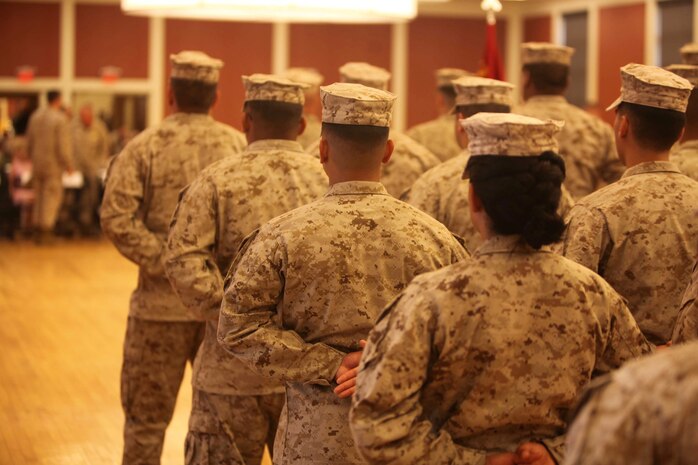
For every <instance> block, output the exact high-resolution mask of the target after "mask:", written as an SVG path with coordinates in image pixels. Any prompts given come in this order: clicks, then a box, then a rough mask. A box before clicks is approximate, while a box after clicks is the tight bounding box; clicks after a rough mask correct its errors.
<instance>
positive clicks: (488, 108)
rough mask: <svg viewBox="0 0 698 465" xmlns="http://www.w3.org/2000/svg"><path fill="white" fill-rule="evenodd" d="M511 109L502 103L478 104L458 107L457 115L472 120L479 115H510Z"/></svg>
mask: <svg viewBox="0 0 698 465" xmlns="http://www.w3.org/2000/svg"><path fill="white" fill-rule="evenodd" d="M510 111H511V107H510V106H509V105H504V104H501V103H477V104H473V105H458V106H457V107H456V113H458V114H459V115H461V117H463V118H470V117H471V116H473V115H477V114H478V113H509V112H510Z"/></svg>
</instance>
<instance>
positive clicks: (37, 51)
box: [0, 0, 60, 77]
mask: <svg viewBox="0 0 698 465" xmlns="http://www.w3.org/2000/svg"><path fill="white" fill-rule="evenodd" d="M59 50H60V5H59V4H58V3H20V2H8V1H4V0H3V1H0V76H16V75H17V67H19V66H25V65H27V66H33V67H34V68H36V69H35V72H36V76H37V77H55V76H58V74H59V64H58V63H59V58H58V53H59Z"/></svg>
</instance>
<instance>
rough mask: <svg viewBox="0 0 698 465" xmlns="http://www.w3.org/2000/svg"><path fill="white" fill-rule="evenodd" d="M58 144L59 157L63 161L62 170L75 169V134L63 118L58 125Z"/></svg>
mask: <svg viewBox="0 0 698 465" xmlns="http://www.w3.org/2000/svg"><path fill="white" fill-rule="evenodd" d="M56 130H57V131H58V134H57V137H56V143H57V144H58V156H59V158H60V160H61V165H62V168H63V169H65V170H69V169H70V170H72V169H74V168H75V161H74V159H73V158H74V157H73V133H72V131H71V129H70V123H69V122H68V119H67V118H62V120H61V123H60V124H59V125H58V127H57V129H56Z"/></svg>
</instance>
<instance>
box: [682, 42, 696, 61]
mask: <svg viewBox="0 0 698 465" xmlns="http://www.w3.org/2000/svg"><path fill="white" fill-rule="evenodd" d="M679 51H680V53H681V60H683V62H684V64H687V65H698V44H696V43H693V44H686V45H684V46H683V47H681V49H680V50H679Z"/></svg>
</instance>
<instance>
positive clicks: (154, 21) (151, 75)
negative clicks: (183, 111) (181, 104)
mask: <svg viewBox="0 0 698 465" xmlns="http://www.w3.org/2000/svg"><path fill="white" fill-rule="evenodd" d="M148 24H149V34H148V88H149V91H148V126H155V125H156V124H158V123H159V122H160V121H161V120H162V118H163V114H164V109H165V88H164V87H163V86H164V85H165V69H164V68H165V58H166V57H165V20H164V19H163V18H150V19H149V20H148Z"/></svg>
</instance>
